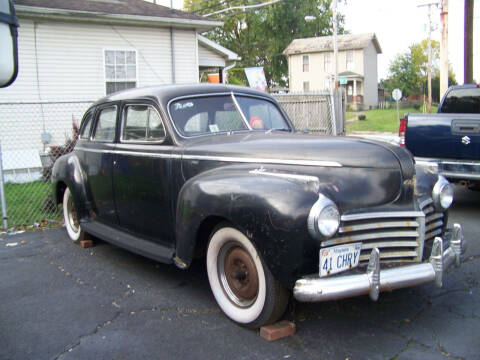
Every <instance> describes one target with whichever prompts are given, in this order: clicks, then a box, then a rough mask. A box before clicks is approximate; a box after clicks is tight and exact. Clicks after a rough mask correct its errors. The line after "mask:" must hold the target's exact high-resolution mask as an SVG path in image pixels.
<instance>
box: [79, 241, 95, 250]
mask: <svg viewBox="0 0 480 360" xmlns="http://www.w3.org/2000/svg"><path fill="white" fill-rule="evenodd" d="M80 247H81V248H82V249H87V248H90V247H93V241H92V240H80Z"/></svg>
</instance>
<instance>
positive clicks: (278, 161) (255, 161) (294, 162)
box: [75, 147, 343, 167]
mask: <svg viewBox="0 0 480 360" xmlns="http://www.w3.org/2000/svg"><path fill="white" fill-rule="evenodd" d="M75 149H76V150H83V151H90V152H98V153H112V154H115V153H118V154H124V155H132V156H151V157H160V158H173V159H180V158H181V159H185V160H210V161H224V162H238V163H250V164H261V163H265V164H277V165H300V166H323V167H342V166H343V165H342V164H340V163H338V162H336V161H323V160H295V159H268V158H247V157H245V158H244V157H229V156H207V155H183V156H182V155H180V154H161V153H156V152H137V151H124V150H103V149H89V148H84V147H76V148H75Z"/></svg>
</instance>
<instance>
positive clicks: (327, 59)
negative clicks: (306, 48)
mask: <svg viewBox="0 0 480 360" xmlns="http://www.w3.org/2000/svg"><path fill="white" fill-rule="evenodd" d="M331 63H332V54H331V53H327V52H326V53H323V70H324V71H330V68H331Z"/></svg>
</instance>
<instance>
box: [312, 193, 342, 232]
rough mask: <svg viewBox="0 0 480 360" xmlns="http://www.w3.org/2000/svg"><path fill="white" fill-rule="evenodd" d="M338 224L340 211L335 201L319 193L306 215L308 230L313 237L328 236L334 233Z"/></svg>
mask: <svg viewBox="0 0 480 360" xmlns="http://www.w3.org/2000/svg"><path fill="white" fill-rule="evenodd" d="M339 226H340V213H339V212H338V209H337V206H336V205H335V203H334V202H333V201H332V200H330V199H329V198H327V197H326V196H325V195H322V194H319V195H318V200H317V202H316V203H315V204H313V206H312V209H311V210H310V214H309V215H308V231H309V232H310V235H312V236H313V237H314V238H319V237H321V238H329V237H332V236H333V235H335V233H336V232H337V230H338V227H339Z"/></svg>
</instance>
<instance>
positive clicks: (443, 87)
mask: <svg viewBox="0 0 480 360" xmlns="http://www.w3.org/2000/svg"><path fill="white" fill-rule="evenodd" d="M440 21H441V22H442V41H441V43H440V99H442V98H443V95H444V94H445V92H446V91H447V88H448V0H443V1H442V12H441V13H440Z"/></svg>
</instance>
